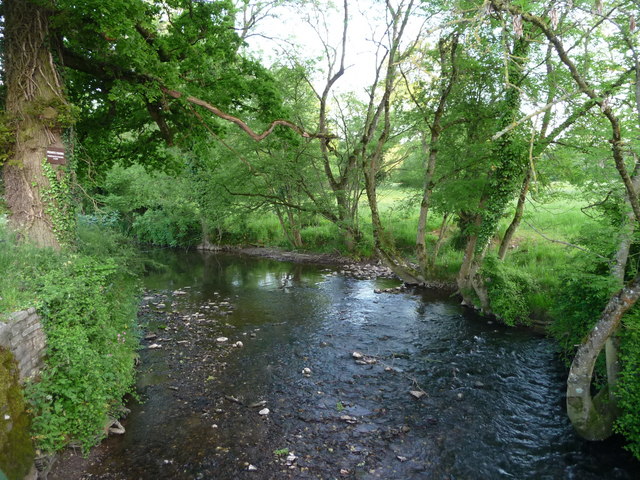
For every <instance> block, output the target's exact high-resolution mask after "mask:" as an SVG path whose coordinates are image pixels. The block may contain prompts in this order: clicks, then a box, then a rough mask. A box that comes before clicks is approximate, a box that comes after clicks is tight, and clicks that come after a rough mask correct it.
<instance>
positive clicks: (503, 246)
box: [498, 167, 533, 260]
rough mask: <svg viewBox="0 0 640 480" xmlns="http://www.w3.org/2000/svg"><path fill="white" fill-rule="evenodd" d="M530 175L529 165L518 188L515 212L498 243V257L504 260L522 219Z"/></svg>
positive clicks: (531, 173) (531, 174) (531, 171)
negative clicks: (518, 194)
mask: <svg viewBox="0 0 640 480" xmlns="http://www.w3.org/2000/svg"><path fill="white" fill-rule="evenodd" d="M532 176H533V170H532V169H531V167H529V170H527V174H526V175H525V177H524V181H523V182H522V188H521V189H520V196H519V197H518V204H517V205H516V213H515V215H514V216H513V220H511V223H510V224H509V227H507V230H506V232H504V237H502V243H500V249H499V250H498V258H499V259H500V260H504V257H505V256H506V255H507V250H508V249H509V245H511V239H512V238H513V236H514V235H515V233H516V231H517V230H518V227H519V226H520V222H521V221H522V215H523V214H524V204H525V202H526V200H527V193H529V185H530V184H531V177H532Z"/></svg>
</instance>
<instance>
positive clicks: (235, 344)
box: [233, 341, 244, 348]
mask: <svg viewBox="0 0 640 480" xmlns="http://www.w3.org/2000/svg"><path fill="white" fill-rule="evenodd" d="M233 346H234V347H235V348H242V347H244V343H242V342H241V341H237V342H236V343H234V344H233Z"/></svg>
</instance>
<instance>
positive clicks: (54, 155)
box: [47, 145, 67, 165]
mask: <svg viewBox="0 0 640 480" xmlns="http://www.w3.org/2000/svg"><path fill="white" fill-rule="evenodd" d="M47 161H48V162H49V163H50V164H52V165H64V164H66V163H67V158H66V157H65V151H64V147H59V146H53V145H52V146H50V147H47Z"/></svg>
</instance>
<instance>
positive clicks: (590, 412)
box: [491, 1, 640, 440]
mask: <svg viewBox="0 0 640 480" xmlns="http://www.w3.org/2000/svg"><path fill="white" fill-rule="evenodd" d="M491 3H492V5H493V6H494V7H495V8H496V9H499V10H502V11H505V12H509V13H511V14H512V15H516V16H519V17H520V18H521V19H522V20H523V21H525V22H527V23H529V24H531V25H534V26H535V27H536V28H538V29H540V31H541V32H543V34H544V35H545V37H546V38H547V40H548V41H549V43H550V44H551V45H552V47H553V49H554V51H555V53H556V55H557V57H558V58H559V60H560V61H561V62H562V64H563V65H564V67H565V68H566V69H567V71H568V72H569V73H570V75H571V77H572V79H573V81H574V83H575V85H576V87H577V88H578V89H579V91H580V92H581V93H582V94H583V95H585V96H586V97H587V98H588V99H589V101H591V102H593V103H595V105H596V106H598V107H599V108H600V111H601V113H602V115H603V117H604V118H605V119H606V120H607V122H608V123H609V126H610V131H611V139H610V144H611V155H612V158H613V163H614V164H615V167H616V170H617V171H618V174H619V178H620V181H621V183H622V185H623V186H624V188H625V191H626V194H627V199H628V202H629V204H630V208H631V211H632V212H633V216H634V221H635V222H638V221H640V204H639V203H638V195H637V190H636V187H635V185H634V182H633V179H632V176H631V175H630V173H629V171H628V167H627V164H626V161H625V157H626V155H625V153H626V152H625V141H624V137H623V129H622V127H621V124H622V122H621V119H620V114H619V112H617V111H616V109H615V108H614V106H613V105H612V103H611V102H610V101H609V100H608V96H607V95H606V94H603V93H605V92H603V90H605V89H606V87H607V85H606V83H605V87H604V88H603V86H601V85H594V81H593V80H591V79H590V78H589V73H590V72H589V71H588V70H586V71H585V70H584V68H585V67H584V66H580V67H579V66H578V64H576V62H575V61H574V60H573V59H572V56H571V54H570V51H569V50H568V49H567V48H565V46H564V44H563V41H562V39H561V37H560V36H559V34H558V32H557V30H556V28H555V25H554V23H555V22H553V21H551V22H547V21H546V20H545V19H544V18H543V17H541V16H538V15H535V14H533V13H530V11H528V10H524V9H522V8H520V7H518V6H514V5H510V4H508V3H507V2H504V1H492V2H491ZM601 8H602V4H600V8H599V9H598V10H600V9H601ZM618 8H620V7H619V6H616V7H614V8H612V9H611V10H610V11H609V12H608V13H607V14H606V15H603V13H602V12H601V11H597V12H596V20H595V22H596V26H597V25H599V24H600V23H601V22H602V21H604V20H607V19H608V18H614V17H615V15H614V12H615V11H616V10H617V9H618ZM623 12H624V8H623ZM613 23H614V24H615V23H616V22H615V21H614V22H613ZM600 41H603V39H600ZM621 59H622V57H621V58H620V59H619V60H621ZM586 67H587V68H588V67H589V64H587V65H586ZM637 67H638V64H637V62H634V64H633V67H632V68H633V69H634V70H635V73H636V78H638V74H639V72H638V71H637ZM636 102H637V98H636ZM639 113H640V112H639ZM624 237H625V235H623V239H622V243H621V248H620V249H619V252H620V250H624V249H625V247H624V243H625V239H624ZM622 257H626V255H624V253H621V254H620V255H619V258H622ZM624 260H625V263H626V259H624ZM619 270H620V269H619V268H618V271H619ZM614 272H615V269H614ZM639 297H640V276H638V275H636V276H635V277H634V278H633V279H632V280H631V281H630V282H629V283H627V284H626V285H624V286H623V287H622V288H621V289H620V290H618V291H617V292H615V293H614V294H613V295H612V296H611V297H610V298H609V301H608V302H607V305H606V306H605V308H604V310H603V311H602V313H601V315H600V318H599V320H598V321H597V322H596V324H595V326H594V327H593V329H592V330H591V331H590V332H589V334H588V336H587V338H586V340H585V341H584V342H583V343H582V345H580V347H579V348H578V350H577V352H576V355H575V357H574V359H573V362H572V364H571V369H570V371H569V376H568V380H567V412H568V414H569V418H570V419H571V422H572V424H573V425H574V427H575V429H576V431H577V432H578V433H579V434H580V435H582V436H584V437H585V438H587V439H590V440H600V439H603V438H606V437H608V436H609V435H610V434H611V432H612V427H613V422H614V420H615V418H616V413H617V412H616V408H615V403H616V402H615V383H616V382H615V378H610V379H609V389H606V390H601V391H600V392H599V394H598V395H596V396H595V397H593V396H592V394H591V389H592V386H591V382H592V377H593V370H594V366H595V362H596V359H597V358H598V356H599V354H600V353H601V352H602V351H603V349H605V347H606V349H607V354H608V356H609V357H610V358H609V360H608V363H609V368H608V369H607V373H608V374H609V375H611V376H612V377H614V376H615V375H616V371H617V370H618V369H617V367H616V366H615V363H616V360H614V359H612V358H611V356H613V357H614V358H615V357H616V352H615V350H616V349H615V345H614V343H613V342H611V341H610V340H611V339H612V337H613V336H614V335H615V334H616V332H617V330H618V329H619V327H620V322H621V318H622V316H623V315H624V314H625V313H626V312H627V311H628V310H629V309H630V308H631V307H633V305H634V304H635V303H636V301H637V300H638V298H639Z"/></svg>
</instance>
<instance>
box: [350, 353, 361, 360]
mask: <svg viewBox="0 0 640 480" xmlns="http://www.w3.org/2000/svg"><path fill="white" fill-rule="evenodd" d="M351 356H352V357H353V358H355V359H356V360H360V359H362V357H364V355H362V354H361V353H360V352H353V353H352V354H351Z"/></svg>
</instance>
